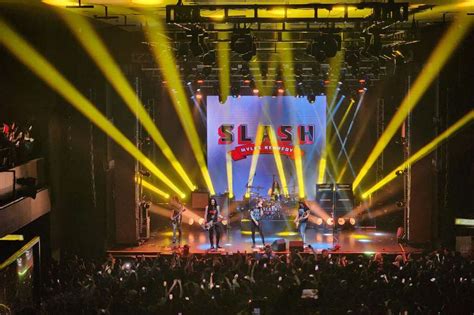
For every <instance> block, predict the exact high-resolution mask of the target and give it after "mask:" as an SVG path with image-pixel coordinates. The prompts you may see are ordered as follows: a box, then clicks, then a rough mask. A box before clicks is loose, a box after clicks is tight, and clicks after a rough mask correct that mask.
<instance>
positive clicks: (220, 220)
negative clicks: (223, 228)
mask: <svg viewBox="0 0 474 315" xmlns="http://www.w3.org/2000/svg"><path fill="white" fill-rule="evenodd" d="M236 214H237V213H235V212H234V213H231V214H229V216H228V218H229V219H230V218H233V217H234V215H236ZM202 220H204V219H202ZM227 223H229V222H228V221H227V219H224V217H223V216H221V215H219V216H218V217H217V222H214V221H212V220H211V221H209V222H205V221H203V224H201V226H202V228H203V229H204V230H206V231H209V229H210V228H211V227H213V226H214V225H216V224H222V225H227Z"/></svg>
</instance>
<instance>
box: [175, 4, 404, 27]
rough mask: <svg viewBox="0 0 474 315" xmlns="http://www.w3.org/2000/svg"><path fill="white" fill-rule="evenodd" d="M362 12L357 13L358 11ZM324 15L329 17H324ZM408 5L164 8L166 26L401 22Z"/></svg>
mask: <svg viewBox="0 0 474 315" xmlns="http://www.w3.org/2000/svg"><path fill="white" fill-rule="evenodd" d="M362 10H363V11H364V12H366V13H364V14H360V12H361V11H362ZM328 12H329V13H330V14H328ZM408 15H409V12H408V2H400V3H394V2H390V1H389V2H388V3H378V2H364V3H353V4H348V3H343V4H286V5H268V4H255V5H249V4H225V5H224V4H206V5H167V6H166V23H175V24H187V23H212V24H217V23H282V22H283V23H295V22H296V23H314V22H363V21H370V22H377V21H383V22H402V21H407V20H408Z"/></svg>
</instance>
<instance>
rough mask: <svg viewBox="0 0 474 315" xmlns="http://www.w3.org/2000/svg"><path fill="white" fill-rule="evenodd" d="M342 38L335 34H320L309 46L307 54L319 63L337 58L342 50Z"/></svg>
mask: <svg viewBox="0 0 474 315" xmlns="http://www.w3.org/2000/svg"><path fill="white" fill-rule="evenodd" d="M340 43H341V36H340V35H335V34H319V35H318V36H316V37H315V38H313V40H312V41H311V43H310V44H309V45H308V47H307V49H306V53H307V54H308V55H311V56H313V57H314V58H316V60H317V61H319V62H324V61H325V60H326V58H332V57H334V56H336V54H337V52H338V51H339V50H340V49H341V47H340V46H341V44H340Z"/></svg>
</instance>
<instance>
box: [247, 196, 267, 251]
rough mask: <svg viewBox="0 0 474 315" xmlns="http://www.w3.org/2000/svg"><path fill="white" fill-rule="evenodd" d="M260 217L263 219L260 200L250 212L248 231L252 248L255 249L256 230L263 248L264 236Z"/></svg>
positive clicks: (261, 201)
mask: <svg viewBox="0 0 474 315" xmlns="http://www.w3.org/2000/svg"><path fill="white" fill-rule="evenodd" d="M262 217H263V200H262V199H260V200H259V201H258V203H257V205H256V206H255V207H254V208H253V209H251V210H250V220H251V222H250V230H251V231H252V244H253V245H252V248H255V230H258V233H259V234H260V237H261V239H262V244H263V246H265V236H264V235H263V231H262V221H261V220H262Z"/></svg>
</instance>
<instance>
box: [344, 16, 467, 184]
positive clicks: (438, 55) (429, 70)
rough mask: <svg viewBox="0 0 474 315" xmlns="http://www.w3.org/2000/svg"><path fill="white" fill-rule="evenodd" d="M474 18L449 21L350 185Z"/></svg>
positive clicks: (375, 156) (381, 147)
mask: <svg viewBox="0 0 474 315" xmlns="http://www.w3.org/2000/svg"><path fill="white" fill-rule="evenodd" d="M473 22H474V19H472V18H471V17H469V16H465V15H461V16H460V17H458V18H455V19H454V21H453V22H452V23H451V26H450V27H449V29H448V30H447V31H446V33H445V34H444V35H443V37H442V38H441V40H440V41H439V42H438V44H437V46H436V48H435V49H434V50H433V52H432V53H431V56H430V57H429V59H428V60H427V62H426V65H427V66H426V67H423V69H422V71H421V73H420V74H419V75H418V77H417V79H416V81H415V83H414V84H413V86H412V87H411V88H410V91H409V92H408V94H407V95H406V96H405V98H404V100H403V101H402V104H401V105H400V106H399V107H398V110H397V112H396V113H395V115H394V116H393V118H392V120H391V121H390V123H389V124H388V125H387V128H386V129H385V131H384V132H383V134H382V135H381V137H380V138H379V140H378V141H377V143H376V145H375V147H374V148H373V150H372V152H371V153H370V154H369V157H368V158H367V160H366V161H365V163H364V165H363V166H362V168H361V169H360V171H359V173H358V174H357V176H356V178H355V179H354V182H353V183H352V189H353V190H354V191H355V189H356V188H357V187H358V186H359V185H360V183H361V181H362V180H363V179H364V178H365V176H366V175H367V173H368V172H369V170H370V169H371V168H372V165H373V164H374V163H375V161H376V160H377V159H378V157H379V156H380V154H381V153H382V151H383V150H384V149H385V147H386V146H387V145H388V144H389V142H390V140H391V139H392V137H393V136H394V135H395V133H396V132H397V131H398V129H399V128H400V126H401V125H402V124H403V122H404V121H405V119H406V117H407V116H408V113H410V112H411V111H412V110H413V108H414V107H415V106H416V105H417V104H418V101H419V100H420V99H421V97H422V96H423V95H424V93H425V91H426V90H427V89H428V87H429V86H430V84H431V83H432V82H433V80H434V79H435V78H436V77H437V76H438V74H439V72H440V71H441V69H442V68H443V66H444V65H445V64H446V62H447V61H448V59H449V57H450V56H451V55H452V53H453V51H454V50H455V49H456V47H457V46H458V44H459V43H460V42H461V41H462V39H463V38H464V36H465V35H466V34H468V32H469V30H470V29H471V26H472V23H473Z"/></svg>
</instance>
